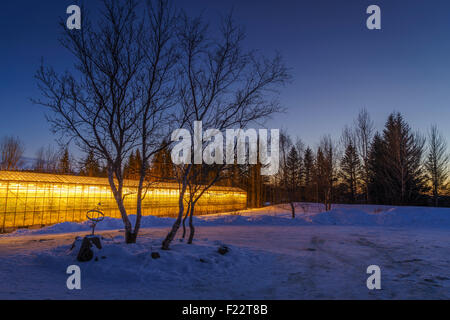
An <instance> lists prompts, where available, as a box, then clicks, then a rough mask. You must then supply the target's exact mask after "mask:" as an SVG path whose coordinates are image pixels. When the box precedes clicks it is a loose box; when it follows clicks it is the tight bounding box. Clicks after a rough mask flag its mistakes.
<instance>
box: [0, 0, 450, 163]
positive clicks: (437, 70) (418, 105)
mask: <svg viewBox="0 0 450 320" xmlns="http://www.w3.org/2000/svg"><path fill="white" fill-rule="evenodd" d="M90 1H95V0H90ZM176 2H177V4H179V5H180V6H183V7H184V8H185V9H186V10H187V11H188V12H190V13H193V14H198V13H201V12H202V13H203V15H204V16H205V17H206V18H208V19H209V20H210V21H211V22H214V20H215V19H217V18H218V16H219V15H220V14H225V13H227V12H228V11H229V10H230V9H231V8H234V12H235V16H236V18H237V20H238V21H240V23H241V24H242V25H243V26H245V28H246V31H247V44H248V46H249V47H251V48H255V49H258V50H260V51H261V52H263V53H265V54H268V55H270V54H272V53H274V52H275V51H278V52H280V53H281V54H282V55H283V56H284V58H285V61H286V63H287V65H288V66H289V67H291V68H292V75H293V81H292V83H291V84H290V85H288V86H287V87H286V88H285V89H284V90H283V91H282V96H281V102H282V103H283V105H284V106H285V107H286V108H287V109H288V112H287V113H286V114H282V115H277V116H276V118H275V119H274V120H271V121H270V122H269V123H268V124H269V126H270V127H274V128H280V127H281V128H286V129H287V130H288V131H289V133H291V135H293V136H299V137H301V138H302V139H303V140H304V141H305V142H306V143H308V144H311V145H312V146H314V145H315V144H316V142H317V141H318V140H319V139H320V137H321V136H322V135H323V134H325V133H330V134H332V135H333V136H335V137H336V138H338V136H339V135H340V133H341V130H342V128H343V127H344V126H345V125H346V124H351V123H352V121H353V118H354V117H355V116H356V114H357V112H358V110H359V109H360V108H362V107H366V108H367V109H368V110H369V112H370V113H371V115H372V117H373V119H374V120H375V124H376V126H377V128H382V126H383V124H384V121H385V119H386V117H387V115H388V114H389V113H390V112H391V111H393V110H396V111H400V112H402V113H403V114H404V115H405V117H406V119H407V120H408V121H409V122H410V124H411V125H412V127H413V128H415V129H418V130H422V131H425V130H426V129H427V128H428V127H429V126H430V125H431V124H432V123H436V124H437V125H438V126H439V127H440V129H441V131H442V132H443V133H444V134H445V136H446V137H447V138H448V139H449V140H450V126H449V125H448V122H449V120H450V1H446V0H430V1H423V0H408V1H406V0H389V1H380V0H371V1H366V0H309V1H300V0H276V1H275V0H258V1H256V0H227V1H224V0H223V1H216V0H178V1H176ZM73 3H76V1H70V0H69V1H66V0H51V1H47V0H43V1H20V0H16V1H8V2H6V1H2V3H1V5H0V39H1V50H0V72H1V75H0V109H1V113H0V137H1V136H3V135H16V136H19V137H20V138H21V139H22V140H23V141H24V142H25V144H26V156H29V157H33V156H34V154H35V152H36V150H37V149H38V148H39V147H40V146H43V145H47V144H49V143H54V137H53V136H52V134H51V133H50V131H49V126H48V125H47V122H46V120H45V117H44V109H43V107H39V106H36V105H33V104H32V103H31V102H30V101H29V98H31V97H39V92H38V90H37V87H36V82H35V81H34V79H33V75H34V72H35V70H36V69H37V68H38V66H39V63H40V59H41V57H43V58H44V59H45V61H46V62H48V63H49V64H51V65H53V66H54V67H56V68H57V69H59V70H64V69H66V68H69V67H70V66H71V63H72V60H71V57H70V55H68V54H67V52H65V51H64V50H63V49H61V48H60V47H59V44H58V40H57V39H58V34H59V30H58V27H57V22H58V18H59V17H65V9H66V8H67V6H68V5H70V4H73ZM370 4H378V5H379V6H380V7H381V10H382V30H381V31H369V30H367V29H366V27H365V21H366V17H367V15H366V14H365V10H366V8H367V6H368V5H370ZM73 152H74V153H76V152H75V150H73Z"/></svg>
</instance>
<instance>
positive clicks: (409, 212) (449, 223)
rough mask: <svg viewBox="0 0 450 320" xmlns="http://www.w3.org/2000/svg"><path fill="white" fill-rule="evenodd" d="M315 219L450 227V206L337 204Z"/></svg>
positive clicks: (328, 222) (323, 222)
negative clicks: (342, 205) (344, 205)
mask: <svg viewBox="0 0 450 320" xmlns="http://www.w3.org/2000/svg"><path fill="white" fill-rule="evenodd" d="M361 207H362V208H361ZM311 221H312V223H313V224H318V225H341V226H384V227H439V228H450V209H447V208H427V207H387V206H383V207H377V206H353V208H348V206H347V207H344V208H342V207H339V206H336V209H333V210H331V211H328V212H321V213H318V214H316V215H315V216H313V217H312V218H311Z"/></svg>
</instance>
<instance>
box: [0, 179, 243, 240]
mask: <svg viewBox="0 0 450 320" xmlns="http://www.w3.org/2000/svg"><path fill="white" fill-rule="evenodd" d="M137 185H138V182H137V181H134V180H126V181H125V183H124V192H123V194H124V201H125V207H126V208H127V210H129V211H128V212H129V213H130V214H133V212H135V209H136V190H137ZM144 192H145V195H144V197H143V203H142V208H143V215H154V216H161V217H173V216H175V215H176V214H177V213H178V196H179V186H178V184H176V183H152V184H149V185H147V186H146V188H145V191H144ZM99 204H100V206H99ZM246 205H247V194H246V192H245V191H243V190H241V189H238V188H232V187H220V186H215V187H212V188H211V189H210V190H208V192H205V194H204V196H203V197H202V198H201V199H200V200H199V202H198V203H197V205H196V214H197V215H205V214H212V213H217V212H228V211H236V210H241V209H244V208H246ZM97 206H99V209H100V210H101V211H102V212H103V213H104V214H105V216H109V217H114V218H120V213H119V210H118V209H117V205H116V202H115V200H114V197H113V194H112V192H111V190H110V187H109V183H108V179H106V178H91V177H81V176H69V175H55V174H42V173H33V172H18V171H0V231H1V232H5V231H9V230H11V229H15V228H22V227H41V226H45V225H51V224H55V223H60V222H81V221H84V220H86V212H87V211H88V210H91V209H95V208H97Z"/></svg>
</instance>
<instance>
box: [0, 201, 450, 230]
mask: <svg viewBox="0 0 450 320" xmlns="http://www.w3.org/2000/svg"><path fill="white" fill-rule="evenodd" d="M296 208H297V217H296V219H292V217H291V214H290V210H288V209H286V208H285V207H284V206H272V207H266V208H262V209H256V210H245V211H242V212H240V213H237V214H236V213H234V214H230V213H228V214H216V215H210V216H202V217H195V218H194V224H195V225H197V226H306V225H337V226H382V227H418V228H420V227H434V228H450V209H448V208H428V207H392V206H375V205H334V206H333V209H332V210H331V211H328V212H325V211H323V208H321V206H318V205H317V204H303V203H301V204H300V203H299V204H297V205H296ZM130 220H131V222H132V223H133V224H134V222H135V220H136V216H130ZM174 221H175V219H173V218H160V217H154V216H146V217H143V218H142V222H141V227H142V228H157V227H159V228H161V227H170V226H171V225H172V224H173V223H174ZM117 229H123V223H122V220H121V219H114V218H109V217H106V218H105V220H103V221H102V222H100V223H99V224H98V225H97V227H96V230H97V231H102V230H117ZM90 230H91V229H90V223H89V222H87V221H86V222H83V223H71V222H64V223H60V224H56V225H53V226H48V227H45V228H42V229H38V230H28V229H22V230H17V231H16V232H13V233H10V234H7V235H2V236H3V237H10V236H20V235H31V234H56V233H69V232H88V231H90Z"/></svg>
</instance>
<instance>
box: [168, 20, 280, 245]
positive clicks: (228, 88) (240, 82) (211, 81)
mask: <svg viewBox="0 0 450 320" xmlns="http://www.w3.org/2000/svg"><path fill="white" fill-rule="evenodd" d="M179 30H180V32H179V37H178V38H179V45H180V48H181V52H180V56H181V61H180V66H181V68H180V75H179V80H180V100H181V102H180V106H181V110H182V112H181V116H180V117H179V119H180V120H179V121H180V122H183V123H184V127H185V128H187V129H190V132H193V128H194V125H195V123H198V122H200V121H201V122H202V124H203V127H204V128H214V129H216V130H218V131H220V132H224V131H225V130H226V129H230V128H237V129H243V128H246V127H247V126H248V124H249V123H252V122H254V123H255V122H258V121H260V120H263V119H264V118H266V117H268V116H270V115H271V114H273V113H274V112H278V111H280V107H279V104H278V102H277V101H276V100H275V99H274V98H273V96H274V90H275V89H276V88H277V86H279V85H283V84H284V83H285V82H286V81H287V80H288V78H289V76H288V72H287V69H286V67H285V66H284V64H283V63H282V61H281V58H280V57H279V56H276V57H275V58H273V59H268V58H258V57H257V56H256V54H255V53H254V52H246V51H245V50H244V46H243V40H244V33H243V31H242V29H241V28H239V27H237V26H236V25H235V23H234V21H233V18H232V16H231V15H229V16H227V17H226V18H225V19H223V21H222V24H221V27H220V30H219V31H220V34H219V37H218V38H215V39H214V38H212V37H211V33H210V31H209V29H208V27H207V24H206V23H204V21H203V20H202V19H201V18H194V19H190V18H188V17H187V16H186V15H184V16H183V18H182V19H181V25H180V28H179ZM211 138H212V137H204V141H203V142H200V145H201V146H202V151H203V150H204V149H205V148H206V145H207V143H208V141H209V140H210V139H211ZM194 144H195V143H194V141H193V143H192V145H194ZM226 169H227V165H226V164H225V163H224V162H223V163H222V164H219V165H217V166H215V169H214V171H215V172H214V174H211V175H210V178H209V179H208V181H207V182H206V187H205V188H202V194H203V193H204V192H206V191H207V190H208V188H210V187H211V186H212V185H214V184H215V183H216V182H217V181H218V180H219V179H220V178H221V175H222V174H223V172H224V170H226ZM182 170H183V174H182V175H181V178H180V179H181V186H182V187H181V192H180V200H179V204H180V208H179V213H178V217H177V219H176V221H175V223H174V225H173V226H172V228H171V230H170V232H169V233H168V235H167V237H166V238H165V240H164V242H163V245H162V248H163V249H165V250H167V249H169V246H170V243H171V242H172V240H173V239H174V237H175V235H176V232H177V230H178V229H179V227H180V225H181V222H182V218H183V212H184V200H183V199H184V196H185V193H186V188H187V186H188V178H189V174H190V171H191V170H192V164H186V165H184V166H183V168H182ZM190 210H192V208H190Z"/></svg>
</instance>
